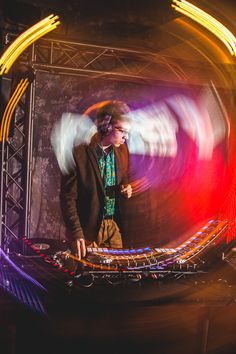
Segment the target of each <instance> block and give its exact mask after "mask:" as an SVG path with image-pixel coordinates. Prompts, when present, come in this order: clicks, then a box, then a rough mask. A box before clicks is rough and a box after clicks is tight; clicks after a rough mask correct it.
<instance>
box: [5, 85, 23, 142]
mask: <svg viewBox="0 0 236 354" xmlns="http://www.w3.org/2000/svg"><path fill="white" fill-rule="evenodd" d="M23 81H24V79H21V81H20V82H19V84H18V85H17V87H16V89H15V91H14V93H13V94H12V96H11V98H10V99H9V101H8V103H7V106H6V108H5V111H4V114H3V118H2V122H1V130H0V141H2V137H3V127H4V125H5V123H4V121H5V119H6V117H7V114H8V111H9V109H10V106H11V104H12V101H13V100H14V99H15V96H16V95H17V93H18V90H19V89H20V86H21V85H22V84H23Z"/></svg>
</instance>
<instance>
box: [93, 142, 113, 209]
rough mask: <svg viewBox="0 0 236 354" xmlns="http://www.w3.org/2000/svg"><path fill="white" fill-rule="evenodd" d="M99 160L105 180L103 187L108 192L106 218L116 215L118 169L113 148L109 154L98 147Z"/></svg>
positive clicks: (106, 196)
mask: <svg viewBox="0 0 236 354" xmlns="http://www.w3.org/2000/svg"><path fill="white" fill-rule="evenodd" d="M97 158H98V165H99V169H100V173H101V176H102V180H103V185H104V188H105V191H106V195H105V205H104V216H105V215H114V214H115V188H109V187H115V185H116V168H115V153H114V149H113V148H112V149H111V150H110V151H109V152H108V153H106V152H104V151H103V149H102V148H101V147H100V146H99V145H98V148H97Z"/></svg>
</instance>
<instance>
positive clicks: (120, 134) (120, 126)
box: [106, 121, 130, 147]
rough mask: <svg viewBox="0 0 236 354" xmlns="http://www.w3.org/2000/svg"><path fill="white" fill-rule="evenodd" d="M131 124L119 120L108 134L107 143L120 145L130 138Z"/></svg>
mask: <svg viewBox="0 0 236 354" xmlns="http://www.w3.org/2000/svg"><path fill="white" fill-rule="evenodd" d="M129 130H130V124H129V123H128V122H124V121H117V122H115V123H114V125H113V126H112V131H111V132H110V134H108V135H107V136H106V143H108V144H112V145H113V146H116V147H119V146H120V145H121V144H124V143H125V141H126V140H127V139H128V135H129Z"/></svg>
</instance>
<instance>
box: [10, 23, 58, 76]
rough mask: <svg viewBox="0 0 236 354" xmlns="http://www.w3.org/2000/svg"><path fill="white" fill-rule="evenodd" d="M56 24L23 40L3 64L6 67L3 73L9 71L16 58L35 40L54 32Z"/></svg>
mask: <svg viewBox="0 0 236 354" xmlns="http://www.w3.org/2000/svg"><path fill="white" fill-rule="evenodd" d="M56 26H57V25H56V24H55V25H48V26H46V27H45V28H43V29H41V30H40V31H38V32H37V33H35V34H34V35H33V36H32V37H31V38H29V39H27V40H25V41H24V42H23V43H22V44H21V46H19V47H18V48H17V49H16V51H15V52H14V55H12V56H11V57H10V58H9V59H8V60H7V62H6V63H5V67H7V68H6V69H5V73H7V72H8V71H9V69H10V67H11V66H12V64H13V63H14V61H15V60H16V58H17V57H18V56H19V55H20V54H21V53H22V52H23V51H24V50H25V49H26V48H27V47H29V46H30V45H31V44H32V43H33V42H35V41H36V40H37V39H39V38H40V37H42V36H44V35H45V34H47V33H48V32H50V31H52V30H54V28H56Z"/></svg>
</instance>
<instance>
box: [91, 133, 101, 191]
mask: <svg viewBox="0 0 236 354" xmlns="http://www.w3.org/2000/svg"><path fill="white" fill-rule="evenodd" d="M97 142H98V136H97V134H96V135H95V136H94V138H93V139H92V141H91V143H90V144H89V146H88V148H87V152H88V156H89V159H90V161H91V163H92V166H93V169H94V171H95V174H96V177H97V179H98V182H99V184H100V187H101V189H102V191H103V193H104V194H105V189H104V186H103V181H102V177H101V173H100V170H99V166H98V161H97V156H96V145H97Z"/></svg>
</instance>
